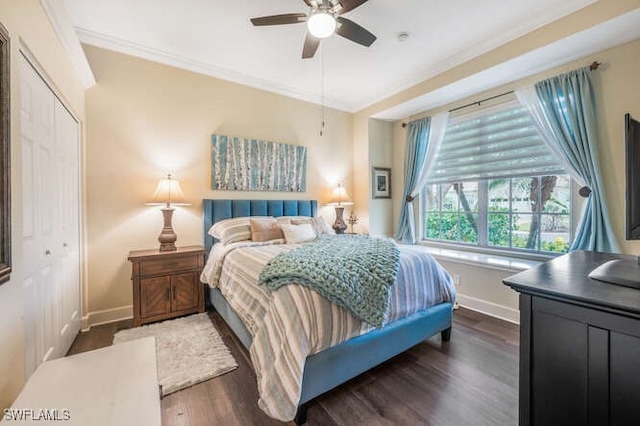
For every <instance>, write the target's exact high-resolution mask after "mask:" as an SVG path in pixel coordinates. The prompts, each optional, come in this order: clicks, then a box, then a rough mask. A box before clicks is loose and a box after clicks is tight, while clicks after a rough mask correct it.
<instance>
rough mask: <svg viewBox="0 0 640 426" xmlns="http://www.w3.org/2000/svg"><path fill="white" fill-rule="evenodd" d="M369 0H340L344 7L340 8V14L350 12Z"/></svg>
mask: <svg viewBox="0 0 640 426" xmlns="http://www.w3.org/2000/svg"><path fill="white" fill-rule="evenodd" d="M368 1H369V0H342V1H340V6H342V9H340V12H339V14H340V15H342V14H343V13H347V12H350V11H352V10H353V9H355V8H356V7H358V6H362V5H363V4H365V3H366V2H368Z"/></svg>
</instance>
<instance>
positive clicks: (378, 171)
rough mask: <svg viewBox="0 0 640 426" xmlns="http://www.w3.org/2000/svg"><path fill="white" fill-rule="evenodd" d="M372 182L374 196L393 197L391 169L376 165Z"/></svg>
mask: <svg viewBox="0 0 640 426" xmlns="http://www.w3.org/2000/svg"><path fill="white" fill-rule="evenodd" d="M371 184H372V185H373V191H372V194H373V198H391V169H389V168H385V167H374V168H373V172H372V183H371Z"/></svg>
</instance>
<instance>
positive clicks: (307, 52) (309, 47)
mask: <svg viewBox="0 0 640 426" xmlns="http://www.w3.org/2000/svg"><path fill="white" fill-rule="evenodd" d="M318 46H320V39H319V38H315V37H314V36H312V35H311V34H309V32H308V31H307V36H306V37H305V39H304V47H303V48H302V59H309V58H313V55H315V54H316V51H317V50H318Z"/></svg>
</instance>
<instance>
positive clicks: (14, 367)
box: [0, 0, 84, 410]
mask: <svg viewBox="0 0 640 426" xmlns="http://www.w3.org/2000/svg"><path fill="white" fill-rule="evenodd" d="M0 22H1V23H2V24H3V25H4V26H5V28H7V30H8V31H9V36H10V38H11V186H12V193H11V196H12V206H11V207H12V208H11V216H12V223H11V233H12V263H13V273H12V274H11V280H10V281H9V282H8V283H5V284H2V285H0V410H2V409H4V408H6V407H8V406H9V405H10V404H11V403H12V401H13V400H14V398H15V397H16V396H17V394H18V392H19V391H20V389H21V388H22V385H23V383H24V352H25V348H24V336H23V319H22V315H23V308H22V306H23V300H22V239H21V236H22V221H21V218H22V191H21V187H22V185H21V176H22V169H21V164H22V161H21V156H20V80H19V70H20V68H19V63H20V62H19V61H20V56H19V55H20V53H19V49H20V47H21V40H22V43H23V44H22V46H23V48H26V49H28V50H29V51H30V52H31V54H32V55H33V56H34V57H35V58H36V60H37V61H38V64H39V66H40V68H41V69H42V70H44V71H45V73H46V75H47V78H48V82H49V83H50V84H52V85H53V88H54V90H55V91H56V92H57V94H58V95H59V96H60V97H61V98H62V100H63V102H64V103H65V104H66V106H67V107H68V108H70V109H71V110H72V111H73V112H74V114H75V116H76V118H78V119H80V120H84V89H83V87H82V85H81V84H80V80H79V79H78V78H77V77H76V75H75V74H74V71H73V68H72V66H71V64H70V63H69V62H68V61H67V60H66V58H67V56H66V52H65V50H64V48H63V47H62V45H61V44H60V43H59V42H58V41H57V40H58V39H57V37H56V34H55V32H54V31H53V28H52V27H51V25H50V24H49V20H48V19H47V17H46V15H45V13H44V11H43V9H42V7H41V5H40V2H39V1H38V0H20V1H15V0H0ZM25 303H29V301H25ZM33 408H37V407H33Z"/></svg>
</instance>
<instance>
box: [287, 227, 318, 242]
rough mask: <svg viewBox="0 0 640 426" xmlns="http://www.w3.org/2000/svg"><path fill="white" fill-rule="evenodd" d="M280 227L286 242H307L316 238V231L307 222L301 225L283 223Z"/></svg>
mask: <svg viewBox="0 0 640 426" xmlns="http://www.w3.org/2000/svg"><path fill="white" fill-rule="evenodd" d="M280 228H281V229H282V233H283V234H284V239H285V241H286V242H287V244H298V243H308V242H309V241H313V240H315V239H316V231H315V230H314V229H313V226H311V224H309V223H304V224H302V225H287V224H286V223H283V224H282V225H280Z"/></svg>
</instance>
